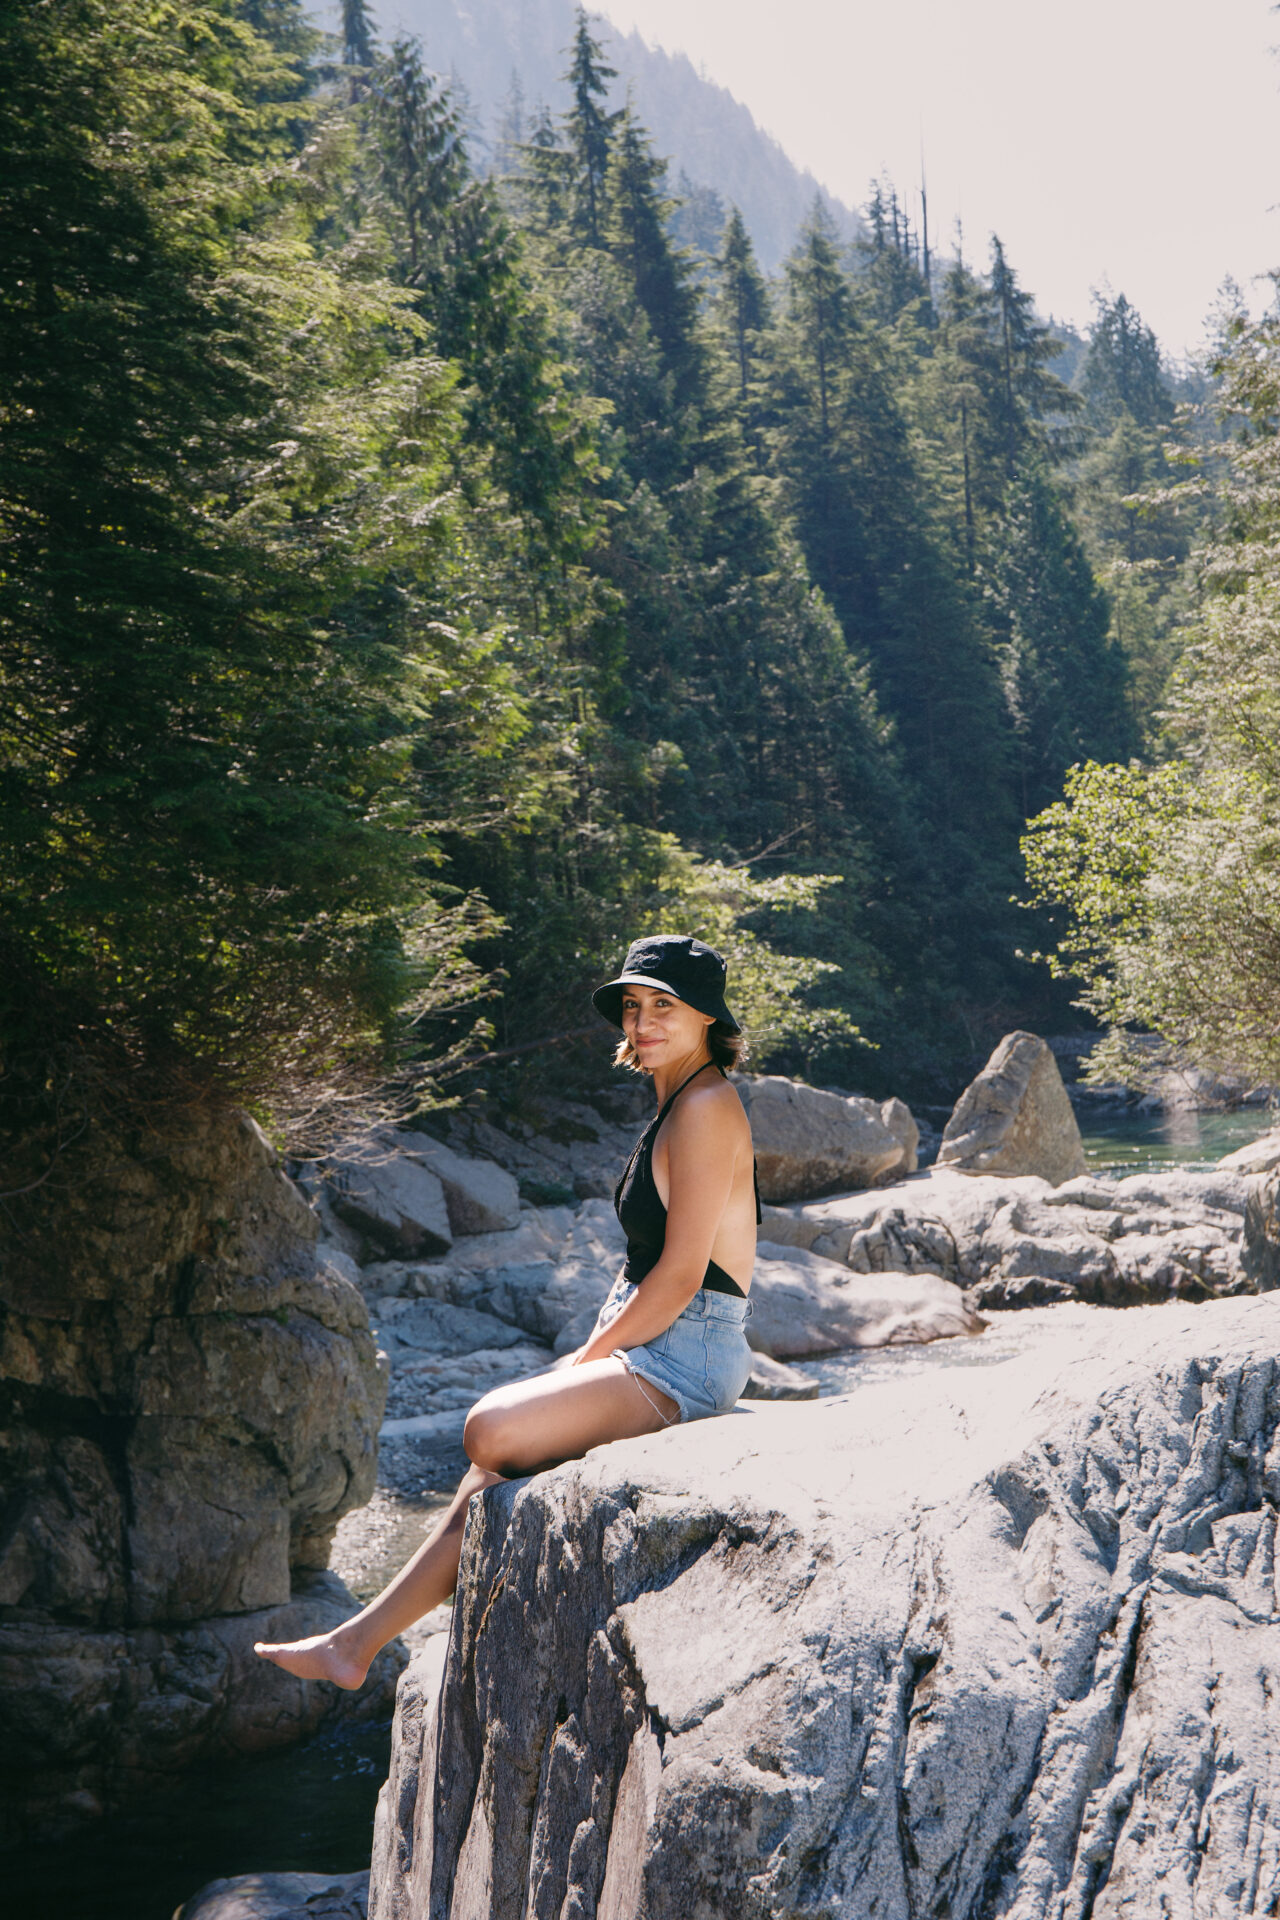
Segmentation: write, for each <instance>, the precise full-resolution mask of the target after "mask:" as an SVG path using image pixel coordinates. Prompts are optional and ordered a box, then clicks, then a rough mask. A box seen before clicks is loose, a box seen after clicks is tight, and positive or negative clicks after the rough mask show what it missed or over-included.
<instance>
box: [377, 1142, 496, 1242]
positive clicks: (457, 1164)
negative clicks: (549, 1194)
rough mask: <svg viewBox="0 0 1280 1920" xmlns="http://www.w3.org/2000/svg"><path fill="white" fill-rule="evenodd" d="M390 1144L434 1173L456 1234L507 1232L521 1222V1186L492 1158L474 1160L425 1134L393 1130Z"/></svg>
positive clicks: (397, 1151) (415, 1162)
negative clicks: (395, 1131) (442, 1191)
mask: <svg viewBox="0 0 1280 1920" xmlns="http://www.w3.org/2000/svg"><path fill="white" fill-rule="evenodd" d="M387 1144H388V1146H389V1147H390V1148H391V1149H392V1150H393V1151H394V1152H396V1153H398V1154H401V1155H402V1156H403V1157H404V1158H405V1159H406V1160H409V1161H411V1162H412V1163H413V1164H414V1165H416V1166H420V1167H425V1168H426V1169H427V1171H428V1172H429V1173H434V1174H435V1176H436V1178H437V1180H439V1182H440V1185H441V1186H442V1187H443V1188H444V1197H445V1205H446V1207H447V1208H448V1213H449V1227H450V1231H451V1232H452V1233H454V1234H469V1233H504V1232H506V1231H508V1230H509V1229H510V1228H512V1227H517V1226H519V1224H520V1188H519V1185H518V1184H517V1182H516V1181H515V1180H514V1179H513V1177H512V1176H511V1174H509V1173H507V1172H506V1171H505V1170H504V1169H503V1168H502V1167H500V1166H498V1164H497V1163H496V1161H493V1160H472V1159H468V1158H465V1157H464V1156H463V1155H462V1154H460V1153H454V1151H453V1149H452V1148H451V1147H446V1146H442V1145H441V1144H440V1142H439V1141H436V1140H432V1139H430V1138H429V1137H428V1136H427V1135H426V1134H424V1133H393V1134H389V1135H388V1136H387Z"/></svg>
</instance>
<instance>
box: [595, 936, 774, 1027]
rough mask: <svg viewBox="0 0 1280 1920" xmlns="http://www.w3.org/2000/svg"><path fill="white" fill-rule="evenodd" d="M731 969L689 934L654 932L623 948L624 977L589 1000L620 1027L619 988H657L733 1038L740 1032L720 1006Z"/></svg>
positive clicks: (715, 953) (620, 993)
mask: <svg viewBox="0 0 1280 1920" xmlns="http://www.w3.org/2000/svg"><path fill="white" fill-rule="evenodd" d="M728 971H729V969H728V968H727V966H726V965H725V963H724V961H723V960H722V959H721V958H720V955H719V954H718V953H717V952H716V950H715V948H714V947H708V946H706V945H705V944H704V943H703V942H702V941H701V940H695V939H694V938H693V937H692V935H690V934H687V933H654V934H650V936H649V938H648V939H647V940H637V941H636V942H635V944H634V945H633V946H631V947H629V948H628V949H627V957H626V959H625V960H624V961H623V963H622V972H621V973H620V974H619V975H618V977H617V979H616V980H609V981H606V983H605V984H604V986H602V987H597V988H596V990H595V992H594V993H593V994H592V996H591V1000H592V1004H593V1006H594V1007H595V1009H596V1011H597V1012H598V1013H602V1014H603V1015H604V1017H605V1019H606V1020H608V1021H611V1022H612V1024H613V1025H614V1026H615V1027H620V1026H621V1025H622V989H623V988H624V987H659V988H661V990H662V991H663V992H664V993H670V994H673V995H674V996H675V998H676V999H677V1000H683V1001H684V1002H685V1004H686V1005H687V1006H690V1007H696V1008H697V1009H698V1012H699V1013H709V1014H710V1015H711V1017H712V1019H714V1020H723V1022H724V1024H725V1025H726V1026H727V1027H728V1028H730V1029H731V1031H732V1032H734V1033H741V1031H742V1029H741V1027H740V1026H739V1025H738V1022H737V1021H736V1020H735V1019H734V1017H733V1015H732V1014H731V1013H730V1011H729V1009H728V1007H726V1005H725V1003H724V984H725V978H726V976H727V974H728Z"/></svg>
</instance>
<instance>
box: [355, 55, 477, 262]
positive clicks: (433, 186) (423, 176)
mask: <svg viewBox="0 0 1280 1920" xmlns="http://www.w3.org/2000/svg"><path fill="white" fill-rule="evenodd" d="M368 124H369V128H370V132H371V136H372V148H373V155H374V163H375V167H376V170H377V176H378V179H379V182H380V184H381V186H382V188H383V191H384V192H385V193H386V195H387V197H388V199H389V200H390V202H391V204H392V205H393V206H394V207H395V209H396V211H397V213H398V214H399V216H400V219H401V221H402V222H403V231H404V248H403V259H404V263H403V273H404V278H405V281H406V283H407V284H408V285H409V286H414V287H421V286H424V285H425V284H426V283H427V281H428V280H429V278H430V277H431V276H432V275H433V274H435V273H439V271H440V268H441V258H442V253H443V249H444V246H445V239H446V234H447V230H448V225H449V219H450V213H451V209H452V206H453V203H454V201H455V199H456V197H457V194H458V191H459V188H460V186H461V184H462V181H463V179H464V177H465V171H466V169H465V160H464V156H463V152H462V148H461V144H460V140H459V131H458V114H457V110H456V109H455V107H454V105H453V103H452V101H451V100H450V98H449V95H448V93H447V91H446V90H445V88H444V87H443V86H442V85H441V84H440V82H439V81H438V80H437V79H436V77H435V75H434V74H431V73H429V72H428V71H427V68H426V65H425V63H424V61H423V58H422V48H421V47H420V45H419V44H418V42H417V41H416V40H408V39H405V38H404V37H403V36H398V37H397V38H396V39H395V40H393V41H392V43H391V46H390V48H389V49H388V52H387V54H386V56H385V57H384V58H383V59H382V60H381V61H380V62H379V63H378V66H377V68H376V70H375V72H374V74H373V76H372V80H371V83H370V90H369V101H368Z"/></svg>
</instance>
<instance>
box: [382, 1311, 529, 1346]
mask: <svg viewBox="0 0 1280 1920" xmlns="http://www.w3.org/2000/svg"><path fill="white" fill-rule="evenodd" d="M383 1308H384V1310H383V1311H382V1312H381V1313H380V1314H379V1316H378V1321H377V1327H378V1338H379V1340H380V1341H381V1342H382V1343H383V1345H384V1346H385V1347H386V1348H387V1349H388V1351H389V1352H390V1353H392V1354H393V1355H395V1354H398V1353H399V1351H400V1349H401V1348H404V1349H407V1350H408V1351H409V1352H411V1353H420V1352H424V1351H425V1352H429V1353H437V1354H458V1353H474V1352H475V1351H476V1350H477V1349H478V1348H481V1347H514V1346H517V1345H519V1343H520V1329H519V1327H518V1326H516V1325H515V1324H513V1323H512V1322H511V1321H510V1320H506V1319H498V1318H497V1317H496V1316H495V1315H494V1314H492V1313H486V1312H484V1311H482V1310H480V1311H477V1309H476V1308H474V1307H458V1306H453V1305H452V1304H451V1303H450V1302H449V1301H447V1300H394V1301H392V1300H388V1301H385V1302H384V1303H383Z"/></svg>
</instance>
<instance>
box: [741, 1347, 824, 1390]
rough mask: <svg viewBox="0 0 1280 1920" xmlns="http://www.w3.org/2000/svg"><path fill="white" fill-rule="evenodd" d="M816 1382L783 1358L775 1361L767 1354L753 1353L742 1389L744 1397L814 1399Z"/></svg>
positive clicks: (816, 1387) (816, 1388)
mask: <svg viewBox="0 0 1280 1920" xmlns="http://www.w3.org/2000/svg"><path fill="white" fill-rule="evenodd" d="M818 1392H819V1388H818V1382H817V1381H816V1380H811V1379H810V1378H809V1375H808V1374H807V1373H801V1371H800V1369H799V1367H789V1366H788V1365H787V1364H786V1362H785V1360H774V1359H773V1358H772V1357H771V1356H770V1355H769V1354H767V1353H757V1354H754V1355H753V1356H752V1360H751V1372H750V1374H749V1375H748V1378H747V1384H746V1386H745V1387H744V1388H743V1389H742V1398H743V1399H744V1400H816V1399H817V1397H818Z"/></svg>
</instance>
